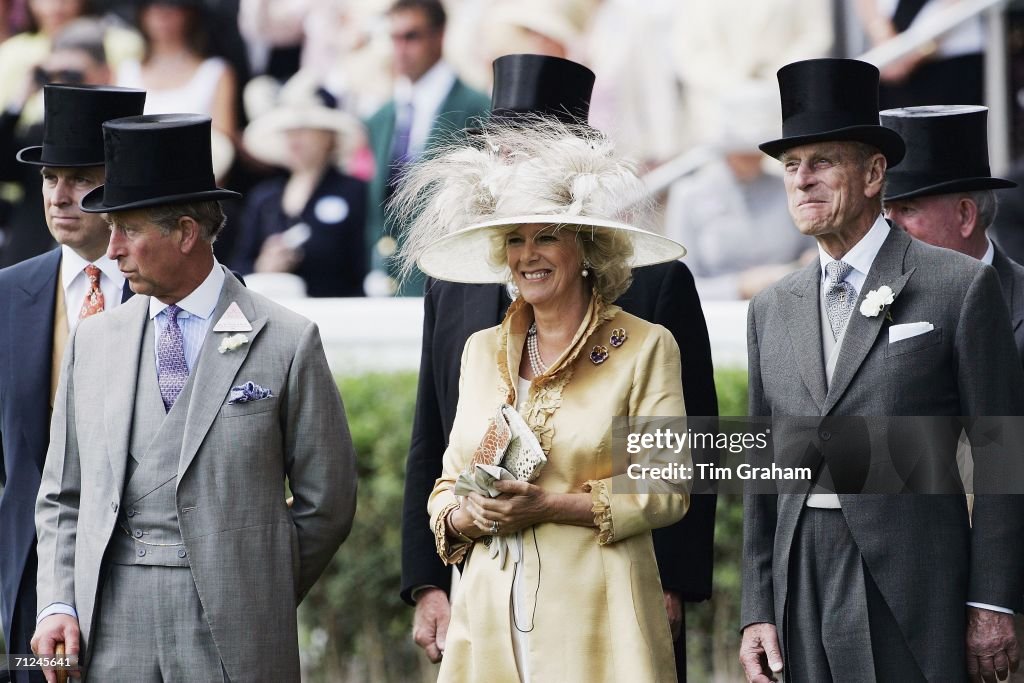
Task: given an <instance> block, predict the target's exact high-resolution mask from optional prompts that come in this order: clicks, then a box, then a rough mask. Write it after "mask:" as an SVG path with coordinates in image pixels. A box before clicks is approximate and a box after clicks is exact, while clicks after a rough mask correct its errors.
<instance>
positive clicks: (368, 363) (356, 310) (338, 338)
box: [277, 297, 747, 375]
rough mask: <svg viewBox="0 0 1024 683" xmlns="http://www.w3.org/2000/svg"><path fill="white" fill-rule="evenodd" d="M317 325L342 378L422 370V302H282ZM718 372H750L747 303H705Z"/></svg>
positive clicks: (329, 357) (381, 299)
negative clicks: (727, 369) (732, 369)
mask: <svg viewBox="0 0 1024 683" xmlns="http://www.w3.org/2000/svg"><path fill="white" fill-rule="evenodd" d="M277 301H278V303H280V304H282V305H284V306H286V307H288V308H290V309H292V310H293V311H295V312H296V313H299V314H301V315H304V316H306V317H307V318H309V319H310V320H312V321H314V322H315V323H316V324H317V326H318V327H319V328H320V337H321V339H323V342H324V350H325V351H326V352H327V361H328V362H329V363H330V365H331V369H332V370H333V371H334V372H335V374H338V375H359V374H363V373H366V372H390V371H394V370H412V371H415V370H417V369H418V368H419V365H420V341H421V337H422V332H423V299H420V298H412V297H409V298H379V299H360V298H352V299H277ZM703 308H704V316H705V317H706V318H707V322H708V334H709V335H710V337H711V353H712V357H713V360H714V363H715V367H740V368H743V367H746V364H747V340H746V333H747V322H746V321H747V302H746V301H710V302H704V304H703Z"/></svg>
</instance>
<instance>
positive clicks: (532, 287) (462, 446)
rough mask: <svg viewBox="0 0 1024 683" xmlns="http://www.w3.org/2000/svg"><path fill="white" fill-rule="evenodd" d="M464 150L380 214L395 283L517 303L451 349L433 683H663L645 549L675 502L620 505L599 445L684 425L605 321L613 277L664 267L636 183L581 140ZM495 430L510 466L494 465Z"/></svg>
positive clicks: (440, 162)
mask: <svg viewBox="0 0 1024 683" xmlns="http://www.w3.org/2000/svg"><path fill="white" fill-rule="evenodd" d="M482 142H483V144H481V145H480V146H479V147H461V148H452V149H449V150H447V151H441V152H439V153H438V154H436V155H433V156H431V157H430V158H428V159H425V160H424V161H422V162H420V163H419V164H417V165H416V166H414V167H412V168H411V170H410V171H409V173H408V175H407V176H406V178H405V179H404V181H403V185H402V186H401V188H400V189H399V192H398V194H397V195H396V198H395V204H394V206H393V208H394V210H396V211H399V212H405V213H407V214H408V215H409V216H410V217H411V219H412V220H411V222H410V223H409V226H410V227H409V229H408V230H409V234H408V239H407V241H406V243H405V248H404V251H403V253H402V266H403V268H404V271H405V272H409V271H410V270H411V269H412V268H413V267H415V266H417V265H418V267H419V268H420V269H422V270H423V271H424V272H426V273H427V274H428V275H430V276H433V277H435V278H440V279H444V280H452V281H457V282H470V283H488V282H508V283H509V284H510V285H512V286H514V287H516V288H518V296H517V298H516V300H515V301H514V302H513V303H512V305H511V307H510V308H509V311H508V314H507V315H506V317H505V319H504V321H503V322H502V323H501V325H499V326H498V327H496V328H491V329H488V330H484V331H482V332H478V333H476V334H474V335H473V336H472V337H470V339H469V341H468V342H467V344H466V348H465V350H464V352H463V356H462V380H461V393H460V397H459V404H458V410H457V415H456V418H455V424H454V427H453V429H452V433H451V437H450V441H449V444H450V445H449V447H448V450H447V451H446V453H445V456H444V470H443V473H442V476H441V478H440V479H438V481H437V484H436V486H435V488H434V490H433V492H432V494H431V496H430V499H429V502H428V510H429V513H430V520H431V526H432V529H433V531H434V534H435V536H436V540H437V549H438V553H439V555H440V556H441V558H442V559H443V560H444V561H445V562H446V563H449V564H452V563H457V562H464V566H463V573H462V581H461V583H460V584H459V587H458V589H457V590H456V591H455V595H454V599H453V605H452V620H451V625H450V627H449V630H448V634H447V639H446V649H445V651H444V656H443V659H442V664H441V680H445V681H477V680H484V679H486V680H490V681H527V680H553V681H554V680H557V681H603V680H630V681H661V680H675V675H676V674H675V667H674V663H673V654H672V639H671V635H670V632H669V623H668V618H667V615H666V612H665V606H664V602H663V594H662V588H661V583H660V580H659V576H658V567H657V564H656V561H655V557H654V550H653V545H652V541H651V533H650V532H651V529H652V528H656V527H660V526H665V525H668V524H671V523H673V522H675V521H677V520H678V519H680V518H681V517H682V516H683V514H684V513H685V511H686V508H687V505H688V502H689V498H688V496H687V494H686V493H685V491H684V490H683V488H682V487H680V486H671V487H668V488H667V489H664V490H662V492H660V493H658V494H650V495H630V494H629V493H628V491H629V490H630V488H629V484H630V482H629V481H628V480H627V479H626V477H625V476H624V472H625V465H626V463H625V462H623V461H622V459H618V460H616V461H614V462H613V460H612V458H611V453H612V444H611V426H612V418H613V417H615V416H682V415H683V414H684V410H683V394H682V386H681V382H680V372H679V362H680V361H679V350H678V347H677V346H676V343H675V341H674V340H673V338H672V335H671V334H670V333H669V332H668V331H667V330H666V329H665V328H663V327H661V326H659V325H652V324H650V323H647V322H645V321H643V320H641V319H639V318H636V317H634V316H631V315H629V314H627V313H624V312H623V311H621V310H620V309H619V308H618V307H617V306H614V305H611V304H610V303H609V302H611V301H614V300H615V299H616V298H617V297H618V296H619V295H620V294H621V293H622V292H623V291H625V289H626V288H627V287H628V285H629V282H630V269H631V268H632V267H635V266H639V265H647V264H652V263H658V262H662V261H669V260H672V259H675V258H678V257H679V256H681V255H682V254H683V252H684V250H683V249H682V247H680V246H679V245H678V244H676V243H675V242H672V241H671V240H668V239H665V238H662V237H660V236H658V235H655V234H653V233H650V232H648V231H646V230H642V229H641V228H639V227H638V223H639V222H640V221H641V220H642V219H643V218H644V214H645V211H644V210H641V209H639V208H637V207H638V206H642V204H640V205H637V204H636V203H633V202H632V201H631V200H635V199H637V198H639V197H641V196H642V187H641V185H640V182H639V180H638V179H637V177H636V175H635V174H634V172H633V169H632V168H631V166H630V165H629V164H627V163H625V162H623V161H622V160H620V159H617V158H616V157H615V156H614V154H613V153H612V147H611V145H610V143H609V142H608V141H607V140H606V139H605V138H603V137H602V136H601V135H600V134H598V133H597V132H596V131H594V130H593V129H589V128H586V127H573V126H568V125H566V124H564V123H559V122H556V121H552V120H544V121H541V120H537V121H531V122H529V124H528V125H525V126H521V125H515V124H508V123H505V124H492V125H490V127H488V128H486V129H485V130H484V131H483V133H482ZM630 204H632V207H630ZM503 404H508V405H510V406H514V407H515V411H517V412H515V411H512V410H511V409H505V410H501V411H500V412H499V407H500V406H502V405H503ZM503 418H507V422H508V424H509V429H511V434H512V435H513V436H518V437H519V443H521V444H523V448H522V451H521V452H520V453H519V454H518V457H517V456H513V455H508V454H506V455H504V456H502V454H501V450H500V446H501V445H503V443H504V441H503V437H502V432H503V430H504V429H505V427H504V420H503ZM482 437H483V439H482ZM495 442H497V443H498V446H499V448H498V449H495V448H494V443H495ZM530 442H533V448H536V451H537V452H540V451H542V453H540V454H539V455H538V454H537V453H535V452H533V451H531V446H530V445H529V444H530ZM514 450H515V449H514V448H510V449H509V451H510V452H511V451H514ZM619 450H621V448H620V449H619ZM523 453H526V454H527V455H525V456H524V455H523ZM685 457H686V453H685V452H683V453H681V454H680V455H678V456H676V455H673V456H672V458H673V459H674V460H683V459H684V458H685ZM524 458H525V465H524V462H523V459H524ZM513 459H515V460H516V462H510V461H511V460H513ZM495 464H501V465H503V466H505V467H506V468H507V469H510V470H512V472H513V473H514V480H509V481H500V480H499V481H492V479H490V478H488V476H485V474H486V475H489V476H490V477H493V476H494V475H496V474H497V475H498V476H502V478H504V477H503V475H501V473H500V472H498V471H496V470H494V469H488V466H491V465H495ZM510 479H512V478H511V477H510ZM613 479H614V482H615V487H616V491H615V493H616V495H613V491H612V482H613ZM620 486H621V487H622V488H618V487H620ZM488 489H489V493H487V490H488ZM467 490H475V491H478V492H475V493H468V494H467V495H457V494H462V493H464V492H466V491H467ZM649 490H650V489H643V488H639V489H635V488H634V489H633V493H640V494H644V493H647V492H648V491H649ZM481 491H483V492H484V493H480V492H481ZM499 494H500V495H499ZM620 494H621V495H620ZM491 495H494V496H496V497H490V496H491Z"/></svg>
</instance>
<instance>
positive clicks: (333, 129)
mask: <svg viewBox="0 0 1024 683" xmlns="http://www.w3.org/2000/svg"><path fill="white" fill-rule="evenodd" d="M334 104H335V102H334V101H333V98H332V97H331V96H330V95H329V94H328V93H327V92H326V91H324V90H322V89H319V88H317V84H316V83H315V81H313V80H312V76H311V74H308V73H306V72H299V73H298V74H297V75H296V76H293V77H292V79H291V80H290V81H288V83H286V84H285V85H284V87H283V88H281V92H280V94H279V96H278V106H276V107H273V108H270V109H269V111H267V112H265V113H264V114H262V115H260V116H258V117H256V118H255V120H254V121H253V122H252V123H251V124H249V126H248V127H247V128H246V129H245V137H244V141H245V147H246V149H247V150H248V152H249V153H250V154H251V155H252V156H253V157H255V158H256V159H258V160H260V161H262V162H264V163H267V164H271V165H273V166H280V167H284V168H286V169H288V171H289V174H288V176H287V177H285V178H275V179H273V180H268V181H266V182H264V183H262V184H260V185H258V186H256V187H255V188H253V191H252V192H250V193H249V199H248V201H247V202H246V207H245V217H244V220H243V221H242V230H243V232H242V234H241V235H240V236H239V239H238V246H237V247H236V251H235V259H234V261H233V267H234V268H235V269H236V270H238V271H239V272H243V273H252V272H257V273H273V272H277V273H280V272H289V273H294V274H296V275H298V276H299V277H301V278H302V279H303V280H304V281H305V283H306V291H307V293H308V294H309V296H329V297H341V296H362V294H363V278H364V277H365V276H366V272H367V265H366V251H367V250H366V248H365V246H364V245H365V243H366V240H365V236H364V229H365V225H366V183H365V182H363V181H362V180H359V179H358V178H354V177H352V176H350V175H347V174H346V173H345V171H344V169H345V167H346V165H347V163H348V161H349V157H350V156H351V155H352V153H353V152H354V150H356V149H358V148H359V146H360V145H361V144H362V143H363V141H364V134H363V130H362V124H360V123H359V121H358V120H357V119H356V118H355V117H353V116H352V115H350V114H348V113H346V112H344V111H341V110H340V109H337V108H335V107H334V106H333V105H334Z"/></svg>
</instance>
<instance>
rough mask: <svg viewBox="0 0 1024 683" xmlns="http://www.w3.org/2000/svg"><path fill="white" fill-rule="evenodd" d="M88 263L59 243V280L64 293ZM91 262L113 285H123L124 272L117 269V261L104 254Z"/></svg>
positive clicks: (72, 250)
mask: <svg viewBox="0 0 1024 683" xmlns="http://www.w3.org/2000/svg"><path fill="white" fill-rule="evenodd" d="M89 263H90V261H86V260H85V259H84V258H82V257H81V256H80V255H79V254H78V252H76V251H75V250H74V249H72V248H71V247H69V246H68V245H66V244H62V245H60V281H61V285H62V286H63V287H64V293H65V294H67V291H68V288H69V287H70V286H71V283H72V282H74V281H75V278H77V277H78V276H79V275H82V273H83V272H84V271H85V267H86V266H87V265H89ZM91 263H92V264H93V265H95V266H96V267H97V268H99V269H100V272H101V273H103V274H104V275H106V276H107V277H108V278H110V281H111V282H113V283H114V284H115V285H117V286H118V287H121V288H123V287H124V274H123V273H122V272H121V271H120V270H119V269H118V267H117V261H114V260H113V259H109V258H107V255H106V254H104V255H103V256H100V257H99V258H98V259H96V260H95V261H92V262H91ZM83 277H84V276H83Z"/></svg>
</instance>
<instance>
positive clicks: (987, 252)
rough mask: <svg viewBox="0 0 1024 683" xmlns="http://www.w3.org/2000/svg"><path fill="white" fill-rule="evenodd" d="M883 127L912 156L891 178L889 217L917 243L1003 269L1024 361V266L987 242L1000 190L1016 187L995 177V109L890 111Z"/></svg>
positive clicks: (887, 187) (888, 182)
mask: <svg viewBox="0 0 1024 683" xmlns="http://www.w3.org/2000/svg"><path fill="white" fill-rule="evenodd" d="M880 117H881V121H882V125H883V126H885V127H887V128H892V129H893V130H895V131H896V132H897V133H899V134H900V136H901V137H902V138H903V139H904V140H905V141H906V143H907V156H906V157H905V158H904V159H903V161H902V162H900V165H899V166H898V167H896V168H895V169H894V170H892V171H890V172H889V173H888V174H887V175H886V185H885V197H884V201H885V216H886V218H888V219H889V220H890V221H892V222H893V225H895V226H896V227H898V228H901V229H903V230H906V231H907V232H908V233H910V234H911V235H912V236H913V237H916V238H917V239H919V240H921V241H923V242H927V243H928V244H934V245H935V246H937V247H945V248H946V249H953V250H954V251H959V252H960V253H961V254H967V255H968V256H973V257H974V258H976V259H981V261H982V262H983V263H987V264H989V265H990V266H992V267H993V268H995V269H996V274H997V275H998V276H999V284H1000V286H1001V287H1002V289H1003V298H1004V299H1006V304H1007V306H1009V307H1010V323H1011V325H1012V326H1013V336H1014V340H1015V341H1016V342H1017V352H1018V353H1019V354H1020V356H1021V358H1022V360H1024V266H1021V265H1020V264H1019V263H1017V262H1016V261H1012V260H1011V259H1010V258H1008V257H1007V256H1006V254H1005V253H1003V250H1002V249H999V248H998V247H996V245H995V244H993V243H992V240H990V239H989V238H988V235H987V234H986V231H987V230H988V228H989V226H991V225H992V222H993V221H994V220H995V217H996V206H997V197H996V195H997V192H996V190H999V189H1006V188H1012V187H1017V183H1015V182H1013V181H1012V180H1006V179H1004V178H995V177H993V176H992V173H991V170H990V169H989V165H988V125H987V123H988V109H986V108H985V107H978V106H969V105H942V106H927V107H907V108H905V109H887V110H885V111H883V112H882V113H881V114H880Z"/></svg>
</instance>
